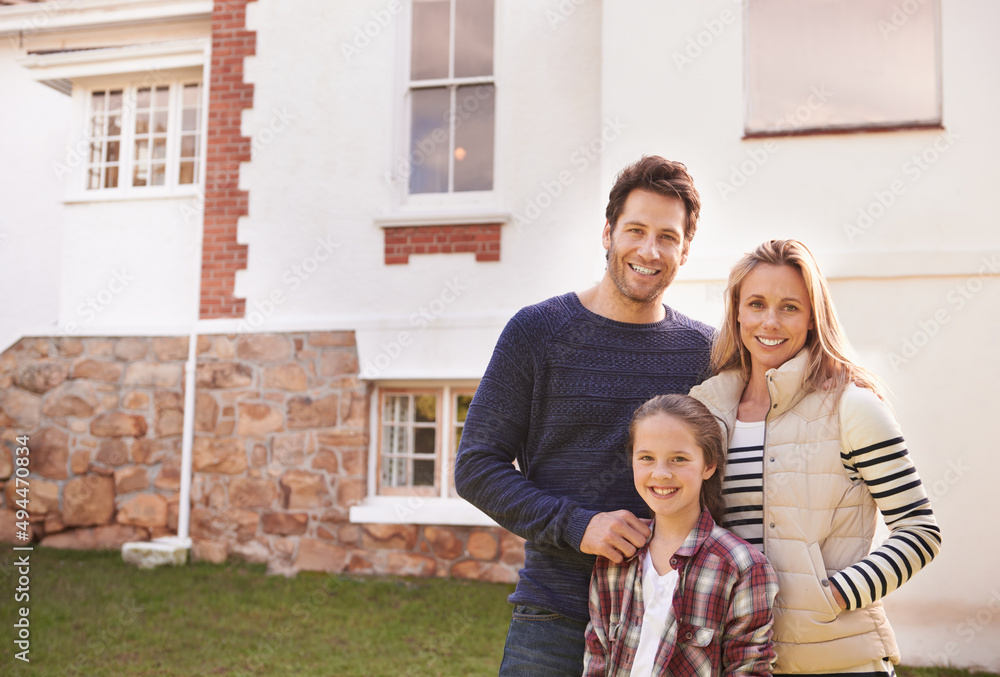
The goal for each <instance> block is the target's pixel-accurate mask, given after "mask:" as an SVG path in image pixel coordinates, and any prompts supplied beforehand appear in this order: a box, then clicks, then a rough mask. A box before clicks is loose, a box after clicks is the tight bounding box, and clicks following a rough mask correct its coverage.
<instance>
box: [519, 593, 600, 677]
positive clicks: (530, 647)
mask: <svg viewBox="0 0 1000 677" xmlns="http://www.w3.org/2000/svg"><path fill="white" fill-rule="evenodd" d="M586 631H587V624H586V623H581V622H580V621H575V620H573V619H572V618H566V617H565V616H560V615H559V614H557V613H553V612H551V611H546V610H545V609H539V608H538V607H534V606H527V605H525V604H516V605H514V615H513V617H512V618H511V621H510V630H508V631H507V643H506V644H505V645H504V649H503V663H501V664H500V677H535V676H537V677H563V676H565V677H580V675H582V674H583V654H584V651H585V649H586V639H585V635H586Z"/></svg>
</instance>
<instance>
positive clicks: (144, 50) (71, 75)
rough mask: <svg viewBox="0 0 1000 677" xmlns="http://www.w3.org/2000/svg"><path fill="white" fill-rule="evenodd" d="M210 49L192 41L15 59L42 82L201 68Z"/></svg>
mask: <svg viewBox="0 0 1000 677" xmlns="http://www.w3.org/2000/svg"><path fill="white" fill-rule="evenodd" d="M210 47H211V40H209V39H207V38H195V39H193V40H177V41H173V42H154V43H149V44H142V45H126V46H123V47H104V48H101V49H81V50H76V51H71V52H55V53H53V54H29V55H28V56H25V57H22V58H20V59H18V63H19V64H20V65H22V66H24V67H25V68H27V69H28V70H29V71H30V72H31V75H32V77H33V78H35V79H36V80H39V81H42V82H46V81H51V80H74V79H78V78H84V77H94V76H105V75H119V74H123V73H144V72H145V73H163V72H164V71H170V70H175V69H179V68H191V67H198V68H204V66H205V63H206V60H207V58H208V57H207V54H208V51H209V48H210ZM164 77H165V78H166V77H170V74H169V73H164Z"/></svg>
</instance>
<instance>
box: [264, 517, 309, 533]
mask: <svg viewBox="0 0 1000 677" xmlns="http://www.w3.org/2000/svg"><path fill="white" fill-rule="evenodd" d="M260 523H261V528H262V529H263V530H264V533H265V534H279V535H282V536H301V535H302V534H304V533H306V527H308V526H309V515H307V514H306V513H304V512H266V513H264V514H263V515H261V519H260Z"/></svg>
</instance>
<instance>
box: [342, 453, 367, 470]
mask: <svg viewBox="0 0 1000 677" xmlns="http://www.w3.org/2000/svg"><path fill="white" fill-rule="evenodd" d="M340 460H341V462H342V463H343V466H342V467H343V473H344V475H349V476H355V477H356V476H359V475H364V474H365V473H366V472H368V454H367V452H365V451H363V450H360V449H344V450H342V451H341V452H340Z"/></svg>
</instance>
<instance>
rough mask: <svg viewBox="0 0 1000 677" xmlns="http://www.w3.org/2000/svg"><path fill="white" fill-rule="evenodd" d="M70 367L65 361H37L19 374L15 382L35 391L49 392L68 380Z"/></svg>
mask: <svg viewBox="0 0 1000 677" xmlns="http://www.w3.org/2000/svg"><path fill="white" fill-rule="evenodd" d="M68 375H69V367H68V366H67V365H66V364H65V363H63V362H49V361H46V362H35V363H34V364H29V365H28V366H26V367H25V368H24V369H22V370H21V372H20V373H19V374H18V375H17V378H16V379H15V383H16V384H17V385H18V387H20V388H23V389H24V390H29V391H31V392H33V393H39V394H41V393H47V392H48V391H50V390H52V389H53V388H55V387H56V386H57V385H59V384H60V383H62V382H63V381H65V380H66V377H67V376H68Z"/></svg>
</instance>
